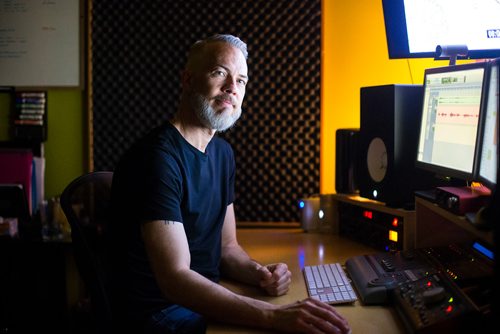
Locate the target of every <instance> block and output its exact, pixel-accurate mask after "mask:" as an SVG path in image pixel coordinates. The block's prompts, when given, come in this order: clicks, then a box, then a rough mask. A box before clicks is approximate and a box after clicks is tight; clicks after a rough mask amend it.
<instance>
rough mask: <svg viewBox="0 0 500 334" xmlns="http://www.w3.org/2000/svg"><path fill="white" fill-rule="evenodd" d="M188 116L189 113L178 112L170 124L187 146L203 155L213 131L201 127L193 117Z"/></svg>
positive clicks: (213, 133)
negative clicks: (189, 145)
mask: <svg viewBox="0 0 500 334" xmlns="http://www.w3.org/2000/svg"><path fill="white" fill-rule="evenodd" d="M189 114H191V113H186V112H182V111H179V112H177V114H175V116H174V118H173V119H172V120H171V123H172V125H173V126H174V127H175V128H176V129H177V131H179V133H180V134H181V135H182V137H184V139H186V141H187V142H188V143H189V144H191V145H192V146H194V147H195V148H196V149H198V150H199V151H201V152H203V153H205V149H206V148H207V145H208V143H209V142H210V140H212V138H213V136H214V135H215V130H213V129H208V128H206V127H203V126H202V125H201V124H199V122H198V120H197V119H196V118H195V117H186V116H187V115H189Z"/></svg>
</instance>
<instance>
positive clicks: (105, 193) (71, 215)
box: [61, 171, 113, 333]
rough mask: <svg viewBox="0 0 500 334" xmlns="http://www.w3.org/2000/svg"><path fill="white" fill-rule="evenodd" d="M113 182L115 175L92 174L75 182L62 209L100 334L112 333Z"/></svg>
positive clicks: (62, 199) (68, 191) (67, 189)
mask: <svg viewBox="0 0 500 334" xmlns="http://www.w3.org/2000/svg"><path fill="white" fill-rule="evenodd" d="M112 178H113V172H108V171H96V172H90V173H87V174H84V175H82V176H80V177H78V178H76V179H75V180H73V181H72V182H71V183H70V184H69V185H68V186H67V187H66V188H65V189H64V191H63V193H62V194H61V207H62V209H63V211H64V214H65V215H66V218H67V219H68V222H69V224H70V226H71V237H72V248H73V255H74V258H75V262H76V266H77V268H78V271H79V274H80V276H81V277H82V280H83V282H84V284H85V286H86V288H87V291H88V293H89V296H90V303H91V309H92V315H93V318H94V320H95V325H96V327H97V330H98V332H99V333H110V332H112V319H111V306H110V298H109V289H108V287H107V278H106V270H105V269H106V267H107V265H106V256H105V254H106V252H105V247H106V245H105V240H104V239H105V238H104V231H105V229H106V226H107V222H108V218H109V217H108V215H109V208H110V195H111V181H112Z"/></svg>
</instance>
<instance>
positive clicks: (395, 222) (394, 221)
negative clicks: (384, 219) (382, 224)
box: [392, 217, 399, 227]
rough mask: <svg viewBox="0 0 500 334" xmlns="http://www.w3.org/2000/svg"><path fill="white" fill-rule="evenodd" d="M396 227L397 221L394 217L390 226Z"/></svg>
mask: <svg viewBox="0 0 500 334" xmlns="http://www.w3.org/2000/svg"><path fill="white" fill-rule="evenodd" d="M398 225H399V220H398V219H397V218H396V217H394V218H393V219H392V226H394V227H398Z"/></svg>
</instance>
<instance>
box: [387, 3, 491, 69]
mask: <svg viewBox="0 0 500 334" xmlns="http://www.w3.org/2000/svg"><path fill="white" fill-rule="evenodd" d="M382 8H383V13H384V22H385V32H386V37H387V47H388V51H389V58H390V59H397V58H434V57H435V56H436V48H437V46H438V45H440V46H450V45H466V46H467V51H468V53H467V56H465V57H459V59H460V58H471V59H485V58H496V57H500V38H499V36H500V20H499V19H498V18H499V17H500V3H499V1H498V0H481V1H471V0H382Z"/></svg>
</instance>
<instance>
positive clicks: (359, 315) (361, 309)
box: [207, 228, 404, 334]
mask: <svg viewBox="0 0 500 334" xmlns="http://www.w3.org/2000/svg"><path fill="white" fill-rule="evenodd" d="M238 240H239V242H240V244H241V245H242V246H243V248H244V249H245V250H246V251H247V252H248V254H249V255H250V256H251V257H252V258H254V259H256V260H257V261H259V262H260V263H263V264H269V263H274V262H285V263H286V264H287V265H288V267H289V269H290V271H291V272H292V285H291V287H290V291H289V292H288V294H286V295H284V296H280V297H269V296H266V295H264V294H263V293H262V291H261V290H260V289H258V288H253V287H249V286H245V285H240V284H236V283H234V282H225V281H224V282H222V283H221V284H222V285H224V286H225V287H227V288H229V289H230V290H232V291H235V292H237V293H239V294H243V295H246V296H251V297H254V298H257V299H261V300H266V301H268V302H271V303H273V304H279V305H282V304H288V303H293V302H295V301H297V300H301V299H304V298H306V297H307V290H306V286H305V283H304V277H303V276H302V268H303V267H304V266H305V265H315V264H321V263H332V262H339V263H342V264H343V263H345V261H346V260H347V259H348V258H349V257H352V256H356V255H361V254H371V253H375V252H377V251H376V250H374V249H373V248H370V247H367V246H364V245H361V244H359V243H357V242H355V241H351V240H348V239H345V238H342V237H339V236H338V235H333V234H316V233H305V232H303V230H301V229H264V228H263V229H241V228H240V229H238ZM336 308H337V309H338V310H339V311H340V312H341V313H342V314H343V315H344V316H345V317H346V318H347V319H348V320H349V323H350V325H351V328H352V332H353V333H371V334H376V333H384V334H390V333H404V327H403V325H402V323H401V322H400V320H399V318H398V315H397V313H396V310H395V309H393V308H392V307H389V306H372V305H370V306H363V305H361V303H360V302H359V300H358V301H356V302H355V303H354V304H353V305H337V306H336ZM207 333H208V334H215V333H231V334H233V333H254V334H255V333H271V332H269V331H259V330H255V329H250V328H245V327H236V326H228V325H221V324H215V323H212V324H210V325H209V328H208V331H207Z"/></svg>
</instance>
